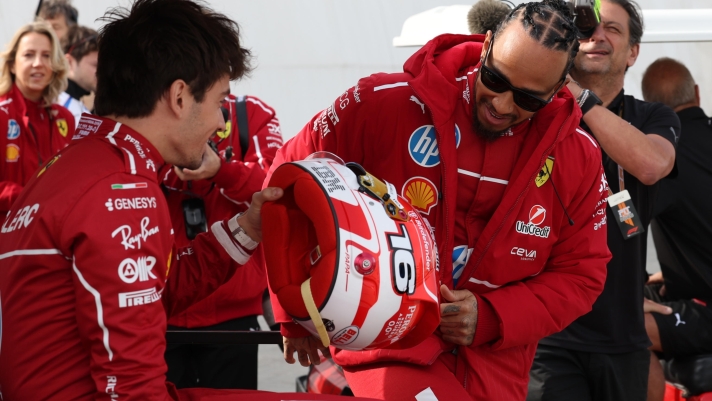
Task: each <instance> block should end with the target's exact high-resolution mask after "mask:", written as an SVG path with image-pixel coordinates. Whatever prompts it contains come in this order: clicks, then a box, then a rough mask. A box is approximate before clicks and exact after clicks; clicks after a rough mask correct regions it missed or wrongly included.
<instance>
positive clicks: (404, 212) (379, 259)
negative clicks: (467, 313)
mask: <svg viewBox="0 0 712 401" xmlns="http://www.w3.org/2000/svg"><path fill="white" fill-rule="evenodd" d="M269 186H272V187H280V188H282V189H283V190H284V196H283V197H282V198H281V199H279V200H277V201H275V202H268V203H266V204H265V205H264V206H263V208H262V238H263V240H262V243H263V246H264V252H265V260H266V264H267V276H268V279H269V283H270V287H271V289H272V291H273V292H274V293H275V295H276V296H277V299H278V300H279V303H280V304H281V305H282V307H283V308H284V309H285V311H286V312H287V313H289V315H290V316H291V317H292V318H293V319H294V321H295V322H297V323H299V324H301V325H302V326H303V327H305V328H306V329H307V330H308V331H309V332H311V333H312V334H313V335H315V336H318V337H319V338H320V339H321V342H322V344H324V345H325V346H328V345H333V346H334V347H337V348H342V349H349V350H371V349H380V348H393V349H402V348H409V347H412V346H415V345H416V344H418V343H420V342H421V341H423V340H424V339H425V338H427V337H428V336H429V335H430V334H432V333H433V331H435V329H436V328H437V327H438V325H439V324H440V308H439V306H438V295H437V294H438V290H437V289H438V284H439V276H438V274H439V272H438V264H437V250H436V247H435V242H434V240H433V237H432V234H431V230H430V226H429V225H428V223H427V221H426V220H425V219H423V218H422V217H421V216H420V214H419V213H418V212H417V211H416V210H415V209H414V208H413V207H412V206H411V205H410V204H409V203H408V201H407V200H405V199H404V198H402V197H400V196H398V194H397V192H396V189H395V187H394V186H393V185H391V184H389V183H388V182H384V181H381V180H379V179H378V178H376V177H374V176H372V175H371V174H369V173H368V172H366V171H365V170H364V169H363V168H362V167H361V166H359V165H358V164H354V163H348V164H344V163H343V162H341V160H340V159H339V158H338V157H337V156H335V155H329V154H324V153H322V154H320V155H319V156H317V157H316V158H311V159H307V160H303V161H298V162H292V163H286V164H284V165H282V166H280V167H279V168H277V169H276V170H275V172H274V174H273V175H272V178H271V180H270V183H269Z"/></svg>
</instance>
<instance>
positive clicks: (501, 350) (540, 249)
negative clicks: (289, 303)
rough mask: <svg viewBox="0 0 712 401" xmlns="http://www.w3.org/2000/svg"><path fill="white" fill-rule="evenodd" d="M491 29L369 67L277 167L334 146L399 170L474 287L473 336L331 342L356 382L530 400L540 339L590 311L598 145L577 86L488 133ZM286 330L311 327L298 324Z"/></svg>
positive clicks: (448, 268)
mask: <svg viewBox="0 0 712 401" xmlns="http://www.w3.org/2000/svg"><path fill="white" fill-rule="evenodd" d="M483 39H484V36H482V35H476V36H462V35H442V36H439V37H437V38H435V39H433V40H431V41H430V42H428V43H427V44H426V45H425V46H424V47H423V48H422V49H420V50H419V51H418V52H416V53H415V54H414V55H413V56H411V57H410V59H409V60H408V61H407V62H406V63H405V65H404V70H403V72H402V73H394V74H385V73H381V74H374V75H371V76H369V77H366V78H363V79H361V80H359V81H358V83H357V84H356V86H354V87H352V88H350V89H348V90H346V91H345V92H344V93H343V94H341V96H339V97H338V98H337V99H336V101H335V102H334V103H333V104H332V105H330V106H329V107H328V108H326V109H325V110H324V111H322V112H321V113H319V114H317V115H316V116H315V117H314V118H313V119H312V120H311V121H310V122H309V123H307V125H306V126H305V127H304V128H303V129H302V131H301V132H299V133H298V134H297V135H296V137H294V138H293V139H291V140H290V141H288V142H287V143H286V144H285V146H284V147H283V148H282V149H281V150H280V151H279V152H278V154H277V158H276V159H275V162H274V164H273V166H272V169H275V168H276V167H277V166H279V165H280V164H282V163H284V162H288V161H292V160H300V159H304V158H305V157H307V156H308V155H309V154H311V153H312V152H315V151H329V152H333V153H335V154H337V155H339V156H340V157H341V158H342V159H343V160H344V161H346V162H357V163H360V164H361V165H362V166H363V167H364V168H365V169H366V170H367V171H368V172H370V173H371V174H374V175H375V176H376V177H379V178H381V179H383V180H386V181H388V182H390V183H392V184H393V185H394V186H395V187H396V188H397V189H398V191H399V192H400V194H401V195H402V196H403V197H405V198H406V199H408V200H409V201H410V202H411V203H412V204H413V205H414V206H415V207H416V208H418V209H419V211H420V212H421V213H422V214H423V216H424V217H425V218H426V219H428V221H429V222H430V224H431V225H432V226H433V227H434V230H435V236H436V240H437V244H438V250H439V261H440V273H441V280H442V282H443V283H444V284H446V285H448V286H450V287H453V286H454V287H455V288H457V289H466V290H469V291H471V292H472V293H473V294H475V295H476V298H477V301H478V320H477V325H476V332H475V335H474V339H473V342H472V344H471V345H470V346H459V347H458V346H456V345H454V344H452V343H448V342H446V341H444V340H443V339H442V338H441V336H440V333H439V331H436V333H434V334H433V335H432V336H431V337H430V338H429V339H427V340H426V341H425V342H423V343H421V344H420V345H418V346H416V347H414V348H411V349H406V350H401V351H395V350H378V351H369V352H353V351H335V350H333V351H332V353H333V354H334V360H335V361H336V362H337V363H338V364H340V365H342V366H343V367H344V369H345V371H346V373H347V374H346V377H347V379H348V380H349V383H350V384H351V386H352V389H353V390H354V392H355V394H356V395H359V396H363V397H374V398H381V399H387V400H412V399H413V397H414V396H415V395H418V394H420V393H421V392H423V391H425V392H426V393H427V392H428V391H434V394H435V396H436V397H439V399H441V400H443V399H463V398H462V397H463V394H464V397H468V395H469V398H471V399H473V400H478V401H491V400H523V399H524V398H525V396H526V391H527V382H528V380H529V368H530V366H531V364H532V360H533V358H534V352H535V349H536V345H537V341H538V340H539V339H541V338H543V337H545V336H547V335H549V334H552V333H555V332H557V331H560V330H562V329H563V328H564V327H566V326H567V325H568V324H569V323H571V322H572V321H573V320H574V319H576V318H577V317H579V316H581V315H583V314H584V313H586V312H588V311H589V310H591V306H592V304H593V302H594V301H595V299H596V297H597V296H598V295H599V294H600V292H601V291H602V289H603V284H604V281H605V276H606V263H607V262H608V260H609V259H610V257H611V256H610V253H609V251H608V247H607V245H606V230H605V227H602V226H603V225H605V224H606V220H605V207H606V204H605V198H606V197H607V191H606V189H607V185H606V181H605V175H604V174H603V169H602V166H601V152H600V149H599V148H598V145H597V144H596V141H595V140H593V139H592V138H591V137H590V136H589V135H588V134H586V133H585V131H583V130H581V129H580V128H579V127H578V122H579V119H580V117H581V111H580V109H579V108H578V106H577V105H576V102H575V100H574V99H573V97H572V96H571V93H570V92H569V91H568V90H566V89H564V90H563V91H561V92H560V93H559V94H558V95H557V96H556V97H555V98H554V99H553V101H552V102H551V103H550V104H548V105H547V106H546V107H544V108H543V109H542V110H541V111H539V112H538V113H536V114H535V115H534V116H533V117H532V118H531V119H528V120H525V121H524V122H522V123H519V124H517V125H516V126H513V127H512V128H511V129H510V130H508V131H507V132H504V133H503V134H502V136H501V137H499V138H497V139H495V140H491V141H488V140H485V139H483V138H482V137H480V136H479V135H478V134H477V133H476V131H475V128H473V127H474V126H475V124H473V117H472V109H473V105H472V102H474V99H475V96H474V90H475V84H476V82H477V79H478V73H477V71H478V67H479V62H480V57H481V49H482V41H483ZM557 190H558V194H557ZM567 213H568V216H570V218H571V220H572V221H573V224H570V222H569V218H568V217H567ZM455 281H456V282H457V284H456V285H454V283H455ZM441 302H442V301H441ZM275 309H276V310H275V314H276V316H277V319H278V321H282V322H285V321H289V317H288V316H287V315H286V314H284V313H282V312H283V311H280V310H278V309H279V308H278V305H275ZM283 334H285V335H286V336H288V337H289V336H304V335H305V334H306V332H305V331H304V329H302V328H301V327H300V326H298V325H296V324H295V323H286V324H283ZM334 351H335V352H334ZM453 351H456V352H453ZM403 362H405V363H406V364H404V363H403ZM409 366H410V368H409ZM443 372H444V373H443ZM424 373H427V374H424ZM443 374H444V375H445V376H447V377H445V376H443ZM429 377H430V378H431V379H428V378H429ZM453 383H455V385H453ZM448 397H449V398H448Z"/></svg>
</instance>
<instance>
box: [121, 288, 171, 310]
mask: <svg viewBox="0 0 712 401" xmlns="http://www.w3.org/2000/svg"><path fill="white" fill-rule="evenodd" d="M162 293H163V289H161V290H160V291H156V289H155V288H149V289H147V290H140V291H131V292H120V293H119V308H130V307H132V306H139V305H148V304H151V303H154V302H156V301H159V300H160V299H161V294H162Z"/></svg>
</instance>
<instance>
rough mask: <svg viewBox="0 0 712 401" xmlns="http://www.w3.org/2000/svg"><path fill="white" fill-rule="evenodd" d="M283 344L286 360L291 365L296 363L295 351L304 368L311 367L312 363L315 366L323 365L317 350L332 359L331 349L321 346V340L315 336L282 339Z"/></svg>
mask: <svg viewBox="0 0 712 401" xmlns="http://www.w3.org/2000/svg"><path fill="white" fill-rule="evenodd" d="M282 342H283V343H284V360H285V361H286V362H287V363H289V364H292V363H294V352H295V351H296V352H297V357H298V358H299V363H300V364H301V365H302V366H309V364H310V363H313V364H314V365H318V364H319V363H321V360H320V359H319V353H318V352H317V350H320V351H321V353H322V354H324V356H325V357H327V358H331V353H330V352H329V347H324V346H323V345H322V344H321V340H319V339H318V338H316V337H314V336H309V337H295V338H289V337H282Z"/></svg>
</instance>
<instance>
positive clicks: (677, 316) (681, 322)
mask: <svg viewBox="0 0 712 401" xmlns="http://www.w3.org/2000/svg"><path fill="white" fill-rule="evenodd" d="M675 318H677V322H676V323H675V327H677V326H679V325H681V324H687V323H685V321H683V320H682V319H680V314H679V313H676V314H675Z"/></svg>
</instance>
